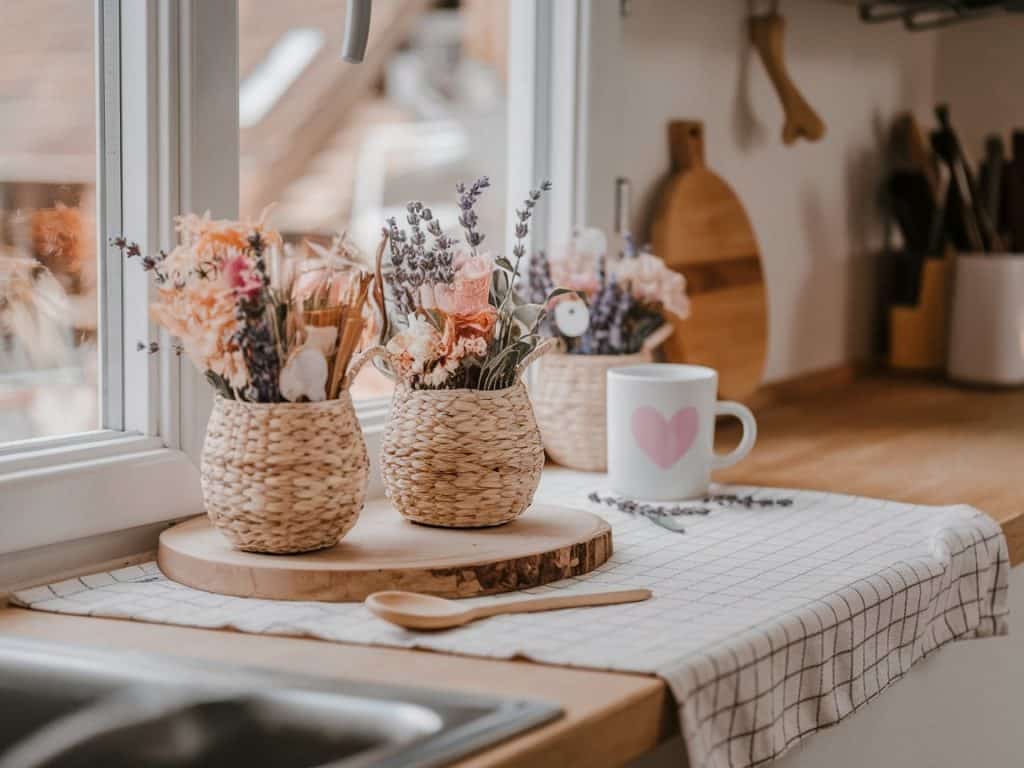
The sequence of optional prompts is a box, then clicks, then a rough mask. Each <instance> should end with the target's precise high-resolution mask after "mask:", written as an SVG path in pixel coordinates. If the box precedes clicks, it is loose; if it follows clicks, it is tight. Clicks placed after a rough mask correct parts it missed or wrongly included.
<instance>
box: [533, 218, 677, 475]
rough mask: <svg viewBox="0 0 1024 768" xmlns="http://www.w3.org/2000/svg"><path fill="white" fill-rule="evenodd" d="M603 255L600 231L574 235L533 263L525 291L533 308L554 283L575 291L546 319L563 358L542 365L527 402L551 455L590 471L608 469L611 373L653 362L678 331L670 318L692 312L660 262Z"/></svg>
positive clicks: (638, 256)
mask: <svg viewBox="0 0 1024 768" xmlns="http://www.w3.org/2000/svg"><path fill="white" fill-rule="evenodd" d="M606 251H607V248H606V241H605V237H604V234H603V233H602V232H601V231H600V230H594V229H586V230H582V231H581V232H577V233H576V234H575V235H574V237H573V238H572V240H571V242H570V243H569V245H568V246H567V247H566V248H565V249H563V250H562V251H561V252H560V253H559V254H557V255H555V256H552V257H551V258H550V259H549V258H548V257H547V256H545V255H544V254H538V255H537V256H536V257H535V258H534V259H532V260H531V262H530V270H529V275H528V279H527V287H526V294H527V296H528V298H529V299H531V300H534V301H536V300H539V299H540V298H541V297H543V296H547V295H549V293H550V290H551V287H552V286H553V285H556V284H557V285H564V286H568V287H570V288H572V289H574V293H572V294H564V295H562V296H561V297H560V298H558V299H555V302H554V307H553V308H552V311H551V312H550V313H548V315H547V317H546V319H545V323H544V331H545V332H546V333H549V334H550V335H551V336H552V337H554V338H556V339H558V342H559V353H558V354H553V355H548V356H547V357H545V358H544V359H543V360H541V361H540V362H539V363H538V365H537V369H536V371H535V375H534V377H533V379H532V381H531V386H530V395H531V397H532V399H533V407H534V411H535V412H536V416H537V424H538V425H539V428H540V432H541V436H542V438H543V441H544V449H545V450H546V451H547V454H548V456H550V457H551V459H552V461H555V462H557V463H559V464H561V465H563V466H566V467H570V468H572V469H579V470H584V471H588V472H604V471H605V470H607V468H608V445H607V429H606V422H607V394H606V393H607V378H608V371H609V370H611V369H612V368H620V367H622V366H627V365H636V364H638V363H647V362H651V361H652V360H654V359H655V355H656V354H657V350H658V347H659V346H660V345H661V344H662V343H663V342H664V341H665V340H666V339H667V338H668V337H669V336H670V335H671V334H672V330H673V327H674V326H673V325H672V324H671V323H667V322H665V316H666V315H674V316H676V317H685V316H686V315H687V313H688V311H689V303H688V301H687V299H686V282H685V278H683V276H682V275H681V274H678V273H675V272H672V271H671V270H669V269H668V268H667V267H666V266H665V264H664V263H663V262H662V261H661V259H658V258H657V257H655V256H654V255H653V254H651V253H648V252H646V251H642V252H641V253H639V254H635V253H632V252H631V250H629V249H627V252H626V253H624V254H623V255H622V256H620V257H619V258H617V259H614V260H611V259H609V258H608V256H607V253H606ZM582 297H586V301H585V300H584V299H583V298H582Z"/></svg>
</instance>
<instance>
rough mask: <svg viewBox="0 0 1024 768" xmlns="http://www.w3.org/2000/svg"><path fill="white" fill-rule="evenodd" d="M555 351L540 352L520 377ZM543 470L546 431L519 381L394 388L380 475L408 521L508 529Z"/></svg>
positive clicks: (527, 501) (540, 349) (547, 346)
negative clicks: (485, 386) (479, 386)
mask: <svg viewBox="0 0 1024 768" xmlns="http://www.w3.org/2000/svg"><path fill="white" fill-rule="evenodd" d="M550 348H551V345H550V344H547V343H544V344H542V345H541V346H539V347H538V348H537V349H536V350H535V351H534V353H533V354H532V355H530V356H529V357H527V358H526V359H525V360H524V361H523V363H522V364H521V365H520V371H519V372H520V374H521V373H522V371H523V370H525V368H526V366H528V365H529V364H530V362H532V360H534V359H536V358H537V357H539V356H540V355H542V354H544V352H546V351H548V350H549V349H550ZM543 466H544V448H543V446H542V445H541V440H540V432H539V431H538V430H537V423H536V421H535V420H534V416H533V409H532V407H531V406H530V398H529V395H528V394H527V392H526V386H525V385H524V384H523V382H522V380H521V379H520V378H519V377H518V376H517V378H516V382H515V384H513V385H512V386H510V387H507V388H506V389H501V390H495V391H481V390H472V389H449V390H412V389H409V388H408V387H404V386H401V385H400V386H398V387H397V388H396V390H395V393H394V396H393V397H392V401H391V415H390V417H389V419H388V424H387V427H386V428H385V431H384V444H383V446H382V449H381V475H382V477H383V480H384V487H385V489H386V490H387V493H388V496H389V497H390V499H391V503H392V504H394V505H395V507H396V508H397V509H398V511H399V512H400V513H401V514H402V515H403V516H404V517H406V518H407V519H409V520H412V521H414V522H417V523H424V524H426V525H437V526H442V527H445V528H484V527H488V526H494V525H502V524H504V523H508V522H510V521H512V520H515V519H516V518H517V517H519V515H521V514H522V513H523V512H524V511H525V510H526V509H527V507H529V506H530V504H531V503H532V502H533V494H534V491H536V490H537V484H538V483H539V482H540V472H541V469H542V468H543Z"/></svg>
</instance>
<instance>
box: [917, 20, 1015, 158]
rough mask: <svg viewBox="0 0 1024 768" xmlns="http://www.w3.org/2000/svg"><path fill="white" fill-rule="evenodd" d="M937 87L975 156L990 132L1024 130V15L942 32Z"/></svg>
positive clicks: (1005, 134)
mask: <svg viewBox="0 0 1024 768" xmlns="http://www.w3.org/2000/svg"><path fill="white" fill-rule="evenodd" d="M938 38H939V45H938V63H937V78H936V88H937V95H938V98H939V100H940V101H947V102H949V105H950V109H951V111H952V116H953V122H954V125H955V126H957V127H958V129H959V132H960V138H961V141H963V143H964V145H965V147H966V148H967V150H968V153H969V155H970V156H971V157H972V158H975V159H977V158H980V157H981V156H982V151H983V147H984V142H985V136H986V135H988V134H989V133H993V132H998V133H1002V134H1003V137H1004V139H1006V140H1007V141H1008V140H1009V134H1010V131H1011V130H1012V129H1014V128H1018V129H1024V80H1022V77H1024V45H1022V41H1024V14H1017V15H1010V14H1006V15H1001V16H994V17H992V18H989V19H985V20H984V21H977V22H973V23H970V24H961V25H959V26H955V27H950V28H949V29H945V30H943V31H942V32H941V33H939V36H938Z"/></svg>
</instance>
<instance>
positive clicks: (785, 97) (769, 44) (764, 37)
mask: <svg viewBox="0 0 1024 768" xmlns="http://www.w3.org/2000/svg"><path fill="white" fill-rule="evenodd" d="M785 32H786V20H785V19H784V18H782V16H781V15H780V14H778V13H775V12H774V11H773V12H772V13H769V14H767V15H764V16H751V17H750V40H751V42H752V43H753V44H754V47H755V48H756V49H757V52H758V53H759V54H761V61H762V62H763V63H764V68H765V70H767V72H768V77H769V78H771V81H772V85H774V86H775V92H776V93H778V94H779V101H781V102H782V111H783V112H784V113H785V116H786V117H785V122H784V123H783V125H782V143H783V144H792V143H793V142H795V141H796V140H797V139H799V138H804V139H807V140H808V141H818V140H820V139H821V138H822V137H823V136H824V135H825V123H824V122H823V121H822V119H821V118H820V117H818V113H817V112H815V111H814V110H813V109H812V108H811V105H810V104H808V103H807V99H805V98H804V97H803V94H801V93H800V91H799V89H798V88H797V87H796V85H795V84H794V83H793V79H792V78H791V77H790V76H789V71H788V70H787V69H786V60H785V54H784V50H785V49H784V48H783V45H782V41H783V36H784V35H785Z"/></svg>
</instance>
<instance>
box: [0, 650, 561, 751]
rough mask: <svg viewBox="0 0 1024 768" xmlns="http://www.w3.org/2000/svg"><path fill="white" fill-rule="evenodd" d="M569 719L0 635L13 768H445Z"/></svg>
mask: <svg viewBox="0 0 1024 768" xmlns="http://www.w3.org/2000/svg"><path fill="white" fill-rule="evenodd" d="M559 714H560V710H559V709H558V707H555V706H552V705H550V704H545V703H541V702H535V701H523V700H513V699H501V698H492V697H488V696H473V695H465V694H459V693H451V692H444V691H431V690H426V689H417V688H412V687H410V688H404V687H402V688H399V687H391V686H383V685H381V686H378V685H367V684H363V683H353V682H347V681H344V680H337V679H328V678H315V677H304V676H299V675H290V674H283V673H277V672H272V671H265V670H257V669H251V668H245V667H230V666H223V665H213V664H210V663H200V662H194V661H189V660H184V659H178V658H174V657H161V656H151V655H145V654H137V653H124V652H117V653H114V652H108V651H96V650H90V649H84V648H76V647H74V646H65V645H56V644H49V643H37V642H28V641H24V640H13V639H11V640H8V639H4V638H0V768H79V767H80V766H82V767H84V766H104V768H120V767H121V766H133V767H134V766H147V767H151V768H191V767H192V766H213V765H216V766H233V765H245V766H246V767H247V768H260V766H268V767H269V766H273V768H313V767H314V766H331V767H332V768H333V767H335V766H336V767H338V768H341V767H342V766H344V768H371V767H372V768H392V767H393V768H432V767H433V766H442V765H447V764H449V763H451V762H452V761H454V760H457V759H458V758H460V757H463V756H465V755H467V754H469V753H470V752H473V751H476V750H478V749H482V748H484V747H487V746H490V745H492V744H495V743H497V742H499V741H502V740H504V739H506V738H508V737H510V736H513V735H515V734H518V733H520V732H522V731H525V730H527V729H529V728H532V727H534V726H536V725H539V724H541V723H544V722H547V721H549V720H552V719H554V718H556V717H558V716H559Z"/></svg>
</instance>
